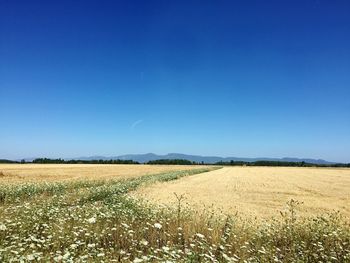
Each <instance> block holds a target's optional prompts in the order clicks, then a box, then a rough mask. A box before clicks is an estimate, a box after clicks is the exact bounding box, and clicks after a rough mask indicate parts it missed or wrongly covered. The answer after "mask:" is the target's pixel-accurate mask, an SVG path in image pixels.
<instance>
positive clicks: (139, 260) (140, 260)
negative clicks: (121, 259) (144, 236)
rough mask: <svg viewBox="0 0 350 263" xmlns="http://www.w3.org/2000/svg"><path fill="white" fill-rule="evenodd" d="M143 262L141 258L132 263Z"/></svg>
mask: <svg viewBox="0 0 350 263" xmlns="http://www.w3.org/2000/svg"><path fill="white" fill-rule="evenodd" d="M142 261H143V260H142V259H141V258H135V259H134V261H133V263H141V262H142Z"/></svg>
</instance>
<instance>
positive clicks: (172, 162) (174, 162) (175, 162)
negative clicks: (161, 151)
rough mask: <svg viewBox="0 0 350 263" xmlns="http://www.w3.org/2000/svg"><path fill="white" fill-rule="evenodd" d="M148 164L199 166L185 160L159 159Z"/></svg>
mask: <svg viewBox="0 0 350 263" xmlns="http://www.w3.org/2000/svg"><path fill="white" fill-rule="evenodd" d="M147 164H167V165H195V164H199V163H196V162H191V161H189V160H184V159H159V160H154V161H149V162H147Z"/></svg>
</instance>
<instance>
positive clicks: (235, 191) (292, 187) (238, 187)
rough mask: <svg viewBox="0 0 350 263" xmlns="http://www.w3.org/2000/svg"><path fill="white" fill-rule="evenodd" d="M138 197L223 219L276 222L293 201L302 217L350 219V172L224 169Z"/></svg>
mask: <svg viewBox="0 0 350 263" xmlns="http://www.w3.org/2000/svg"><path fill="white" fill-rule="evenodd" d="M138 193H139V194H140V195H141V196H143V197H145V198H147V199H150V200H153V201H155V202H157V203H165V204H171V203H174V202H176V200H177V199H176V197H175V196H174V193H176V194H177V195H182V196H183V198H184V202H187V203H190V204H191V205H192V206H197V208H199V209H201V208H202V207H201V206H204V205H205V206H206V207H210V206H212V207H215V208H217V210H222V211H223V212H224V213H231V214H235V213H238V214H243V215H244V216H250V217H258V218H266V217H273V216H275V215H276V214H278V213H279V211H280V210H282V209H283V208H284V207H285V204H286V202H287V201H288V200H291V199H294V200H298V201H299V202H302V205H300V212H299V213H300V215H303V216H312V215H317V214H324V213H327V212H332V211H341V213H342V214H344V215H346V216H350V169H334V168H300V167H299V168H298V167H294V168H293V167H224V168H223V169H220V170H216V171H213V172H210V173H206V174H201V175H196V176H191V177H187V178H184V179H182V180H179V181H174V182H171V183H158V184H153V185H151V186H149V187H147V188H141V189H140V190H139V191H138Z"/></svg>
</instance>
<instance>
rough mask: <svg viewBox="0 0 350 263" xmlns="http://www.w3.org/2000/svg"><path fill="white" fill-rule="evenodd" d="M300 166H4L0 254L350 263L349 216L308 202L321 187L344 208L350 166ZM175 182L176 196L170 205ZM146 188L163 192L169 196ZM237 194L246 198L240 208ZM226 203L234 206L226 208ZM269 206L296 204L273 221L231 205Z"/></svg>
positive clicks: (13, 257)
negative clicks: (183, 194)
mask: <svg viewBox="0 0 350 263" xmlns="http://www.w3.org/2000/svg"><path fill="white" fill-rule="evenodd" d="M244 169H245V170H244ZM298 169H299V168H297V169H296V170H293V169H291V168H246V167H245V168H222V169H220V168H219V167H198V166H195V167H188V166H144V165H139V166H134V165H126V166H124V165H111V166H109V165H83V166H80V165H3V166H1V171H2V175H1V179H0V262H134V263H140V262H168V263H169V262H247V263H248V262H252V263H253V262H254V263H258V262H259V263H260V262H350V226H349V219H348V218H347V217H342V215H341V214H339V213H323V214H322V215H318V216H313V215H312V214H313V213H312V211H311V212H310V211H305V207H304V208H303V206H305V205H307V201H308V200H313V201H314V202H315V204H317V196H319V198H321V197H322V196H323V197H322V198H326V197H327V198H328V199H319V202H318V208H317V209H316V210H317V211H320V212H321V211H328V210H329V209H328V208H330V207H332V206H334V207H335V209H337V208H339V209H340V208H342V207H343V206H344V204H346V201H347V200H348V199H346V198H348V192H347V191H346V189H347V187H348V182H349V181H348V171H347V170H332V169H316V170H312V169H310V170H307V169H299V170H298ZM243 171H244V172H243ZM249 171H250V172H249ZM282 171H284V172H282ZM298 171H299V172H300V173H298ZM306 171H309V173H308V174H306ZM104 172H106V173H104ZM260 176H261V178H260ZM287 177H288V178H289V177H290V179H287ZM313 180H314V181H317V184H318V181H320V188H317V187H316V185H317V184H315V187H312V185H313ZM322 185H323V186H322ZM279 187H280V188H281V189H278V188H279ZM300 187H301V188H300ZM183 189H185V190H186V191H187V192H186V195H187V196H186V200H183V199H182V198H181V194H182V193H181V191H182V190H183ZM238 189H240V190H238ZM173 190H176V192H177V193H178V199H177V202H176V203H175V204H171V205H163V203H168V201H171V199H172V198H171V197H170V196H172V195H174V194H173V193H172V192H171V191H173ZM323 190H324V191H325V193H324V194H323V195H322V196H321V195H317V194H316V192H317V193H318V192H320V191H323ZM235 191H236V192H239V195H238V196H235V195H234V192H235ZM247 191H250V193H246V192H247ZM140 192H141V193H144V194H145V193H147V196H148V197H156V192H158V193H159V196H158V197H157V198H156V199H160V200H161V202H154V200H153V199H152V198H150V199H151V200H152V201H151V202H150V201H147V200H145V199H143V198H140ZM166 193H167V194H166ZM279 193H282V194H281V195H280V194H279ZM190 194H191V195H190ZM281 196H282V197H283V198H282V197H281ZM291 197H293V198H294V197H303V198H304V197H305V199H304V202H305V204H304V205H299V202H298V201H296V200H291V199H289V198H291ZM306 197H308V198H309V199H308V198H306ZM274 198H275V199H274ZM296 199H298V198H296ZM343 199H344V200H343ZM188 200H190V201H196V202H202V203H206V204H207V205H209V204H211V203H213V202H215V203H214V206H215V207H213V208H208V209H202V208H200V209H198V205H196V204H193V205H186V204H185V201H188ZM228 200H230V202H231V203H232V200H234V202H237V203H239V204H240V205H239V206H237V207H234V210H231V209H232V206H231V205H228V206H225V204H226V203H228ZM274 200H275V201H274ZM340 201H344V202H343V203H341V202H340ZM283 202H285V203H283ZM170 203H171V202H170ZM325 203H327V205H325ZM168 204H169V203H168ZM265 204H266V205H265ZM271 204H272V206H273V207H272V210H271V207H270V205H271ZM321 204H324V205H325V207H323V206H322V205H321ZM328 205H329V206H328ZM220 206H223V209H226V210H225V211H226V212H228V213H229V214H228V215H225V213H218V211H217V208H218V207H220ZM261 206H262V207H264V206H266V207H267V208H266V209H267V210H266V211H267V212H268V213H269V214H272V213H273V211H275V210H276V211H277V210H278V209H277V207H279V206H284V207H285V206H286V207H287V209H286V210H285V211H284V212H283V213H281V214H280V213H277V212H276V217H274V218H268V219H266V221H265V220H264V221H261V220H253V219H251V218H250V217H249V216H246V215H245V213H242V214H232V213H231V212H232V211H236V210H237V211H238V209H242V211H246V212H247V211H248V212H250V211H253V210H254V207H256V209H257V215H259V216H260V218H263V216H262V215H263V213H264V211H265V210H264V209H265V208H261ZM309 207H310V208H311V207H312V206H311V205H310V206H309ZM320 207H321V208H320ZM323 208H324V210H323ZM345 208H346V206H345ZM244 209H247V210H244ZM330 210H332V209H330ZM343 211H345V212H346V211H347V210H346V209H344V210H343ZM238 212H239V211H238ZM267 212H266V213H267ZM299 215H303V216H301V217H299ZM311 215H312V216H311Z"/></svg>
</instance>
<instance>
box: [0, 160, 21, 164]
mask: <svg viewBox="0 0 350 263" xmlns="http://www.w3.org/2000/svg"><path fill="white" fill-rule="evenodd" d="M0 163H18V162H16V161H11V160H7V159H0Z"/></svg>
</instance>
